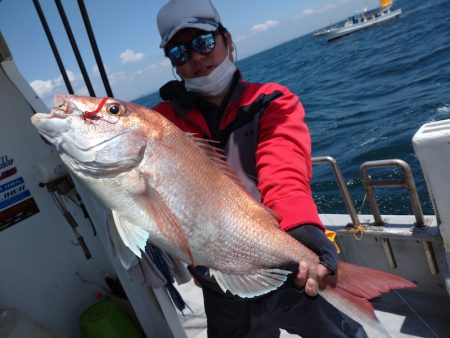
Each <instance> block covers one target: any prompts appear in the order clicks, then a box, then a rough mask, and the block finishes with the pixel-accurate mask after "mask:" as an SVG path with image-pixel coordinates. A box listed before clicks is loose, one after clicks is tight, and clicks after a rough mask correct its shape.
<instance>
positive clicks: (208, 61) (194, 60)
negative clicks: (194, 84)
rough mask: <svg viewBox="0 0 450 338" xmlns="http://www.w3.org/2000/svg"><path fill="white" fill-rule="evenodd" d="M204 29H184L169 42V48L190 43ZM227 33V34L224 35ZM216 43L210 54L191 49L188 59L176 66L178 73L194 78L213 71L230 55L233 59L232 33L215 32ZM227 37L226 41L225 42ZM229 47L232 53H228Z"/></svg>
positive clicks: (186, 77) (185, 77)
mask: <svg viewBox="0 0 450 338" xmlns="http://www.w3.org/2000/svg"><path fill="white" fill-rule="evenodd" d="M201 33H202V31H201V30H198V29H194V28H186V29H182V30H180V31H179V32H177V34H175V35H174V37H173V38H172V39H171V40H170V41H169V42H168V44H167V48H172V47H173V46H176V45H178V44H181V43H187V44H190V42H191V41H192V39H194V38H195V37H197V36H198V35H199V34H201ZM224 35H225V36H224ZM214 38H215V41H216V45H215V48H214V50H213V51H212V52H211V53H209V54H201V53H198V52H196V51H194V50H193V49H192V48H190V49H189V58H188V61H187V62H186V63H185V64H183V65H179V66H175V68H176V71H177V73H178V74H179V75H180V76H181V77H182V78H184V79H192V78H196V77H199V76H205V75H208V74H209V73H211V72H212V71H213V70H214V69H215V68H216V67H217V66H218V65H220V64H221V63H222V61H223V60H225V58H226V57H227V55H229V58H230V60H231V61H233V53H232V52H233V44H232V40H231V35H230V33H228V32H226V33H224V34H223V35H222V34H220V33H214ZM225 39H226V41H227V42H226V43H225ZM228 49H229V50H230V53H228Z"/></svg>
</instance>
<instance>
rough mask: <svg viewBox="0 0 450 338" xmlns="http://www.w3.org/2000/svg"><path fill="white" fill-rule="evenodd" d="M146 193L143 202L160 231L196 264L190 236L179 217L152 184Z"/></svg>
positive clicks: (142, 197) (142, 198)
mask: <svg viewBox="0 0 450 338" xmlns="http://www.w3.org/2000/svg"><path fill="white" fill-rule="evenodd" d="M146 188H147V189H146V194H145V195H143V196H141V202H142V203H143V204H144V206H145V208H146V210H147V211H148V212H149V214H150V215H151V217H152V219H153V220H154V221H155V223H156V226H157V227H158V229H159V231H161V233H162V234H163V235H164V237H166V238H167V239H168V240H170V241H171V242H172V243H174V244H175V245H177V246H178V247H179V248H181V249H182V250H183V251H184V252H185V254H186V255H187V256H188V257H189V260H190V261H191V264H192V265H195V262H194V257H193V256H192V251H191V247H190V245H189V241H188V237H187V235H186V233H185V232H184V230H183V227H182V226H181V223H180V221H179V219H178V218H177V217H176V216H175V215H174V213H173V212H172V211H171V210H170V209H169V208H168V206H167V205H166V202H165V201H164V200H163V198H162V197H161V195H160V194H159V193H158V192H157V191H156V190H155V189H154V188H153V187H151V186H150V185H147V186H146Z"/></svg>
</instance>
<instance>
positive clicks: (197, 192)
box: [32, 96, 415, 336]
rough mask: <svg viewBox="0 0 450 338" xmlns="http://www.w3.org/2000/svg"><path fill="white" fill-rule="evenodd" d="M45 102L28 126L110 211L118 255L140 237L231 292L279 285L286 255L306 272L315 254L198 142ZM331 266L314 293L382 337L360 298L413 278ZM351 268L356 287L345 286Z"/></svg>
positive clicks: (146, 123) (159, 127)
mask: <svg viewBox="0 0 450 338" xmlns="http://www.w3.org/2000/svg"><path fill="white" fill-rule="evenodd" d="M55 106H56V107H55V108H54V109H53V110H52V112H51V114H35V115H34V116H33V117H32V123H33V124H34V125H35V127H36V128H37V129H38V131H39V132H40V133H41V134H42V135H43V136H44V137H45V138H46V139H47V140H48V141H50V142H51V143H52V144H53V145H54V146H55V147H56V149H57V150H58V151H59V153H60V155H61V158H62V160H63V161H64V163H65V164H66V165H67V167H68V168H69V169H70V170H71V172H72V173H73V174H75V175H76V176H77V177H78V178H79V179H80V180H81V181H82V182H83V183H84V184H85V185H86V187H88V188H89V189H90V191H91V192H92V194H93V195H94V196H95V197H96V198H97V199H98V200H99V201H100V202H101V203H103V204H104V205H105V207H107V208H109V209H110V210H111V211H112V214H113V216H114V221H115V222H114V223H115V226H116V230H117V233H116V234H113V236H115V238H116V241H115V242H116V247H118V249H119V253H120V256H121V258H122V260H123V261H124V262H125V261H127V260H129V259H130V257H133V256H134V255H136V256H138V257H140V256H141V251H144V250H145V245H146V243H147V241H149V242H151V243H153V244H154V245H156V246H158V247H160V248H161V249H163V250H165V251H166V252H168V253H169V254H171V255H173V256H176V257H178V258H180V259H181V260H183V261H184V262H186V263H188V264H193V265H204V266H208V267H210V271H211V274H212V275H214V277H215V278H216V280H217V282H218V284H219V285H220V287H221V288H222V289H223V290H224V291H225V290H228V291H230V292H231V293H233V294H235V295H238V296H240V297H255V296H258V295H262V294H265V293H268V292H270V291H272V290H274V289H277V288H278V287H280V286H281V285H282V284H283V283H284V282H285V280H286V278H287V275H288V274H289V273H290V272H289V271H284V270H282V269H279V267H281V266H283V265H285V264H287V263H288V262H290V261H302V260H304V261H307V262H308V263H309V266H310V274H311V275H312V276H314V275H315V270H316V267H317V265H318V264H319V259H318V257H317V255H316V254H315V253H314V252H312V251H311V250H309V249H308V248H307V247H305V246H303V245H302V244H301V243H300V242H298V241H297V240H295V239H294V238H292V237H291V236H289V235H288V234H286V233H285V232H283V231H282V230H280V229H279V227H278V222H277V220H276V218H275V217H274V215H273V214H272V213H271V212H270V211H269V210H268V209H267V208H266V207H264V206H263V205H262V204H261V203H259V202H257V201H255V200H254V199H253V198H252V197H251V196H250V195H249V194H248V193H247V192H246V191H245V189H243V187H242V186H241V184H240V183H239V182H238V180H237V179H236V178H235V177H234V176H233V173H232V170H231V168H229V167H228V165H227V164H226V163H225V162H224V161H223V159H222V158H221V156H220V155H219V154H218V153H217V152H216V151H215V150H214V148H213V147H211V146H210V145H208V143H206V142H205V141H204V140H200V139H197V138H195V137H194V136H192V135H190V134H186V133H184V132H182V131H181V130H180V129H179V128H177V127H176V126H175V125H173V124H172V123H171V122H170V121H168V120H167V119H166V118H164V117H163V116H162V115H160V114H159V113H157V112H155V111H152V110H150V109H148V108H145V107H142V106H138V105H136V104H132V103H127V102H123V101H119V100H115V99H110V98H105V99H99V98H88V97H79V96H66V97H61V96H57V97H56V98H55ZM338 271H339V272H338V276H337V283H332V282H331V280H330V283H329V285H327V286H326V287H325V288H324V289H323V290H321V291H320V294H321V296H322V297H324V298H325V299H326V300H327V301H329V302H330V303H331V304H333V305H334V306H336V307H337V308H338V309H339V310H341V311H342V312H344V313H346V314H347V315H349V316H350V317H352V318H354V319H356V320H358V321H360V322H361V323H363V324H366V325H367V326H369V327H371V328H373V330H374V332H376V334H377V335H379V336H386V334H385V332H384V331H383V329H382V328H381V327H380V326H379V325H378V324H377V322H376V319H375V316H374V313H373V309H372V307H371V305H370V303H369V302H368V301H367V299H370V298H373V297H375V296H378V295H380V294H381V293H384V292H387V291H389V290H390V289H393V288H404V287H414V286H415V285H414V284H412V283H410V282H409V281H407V280H404V279H403V278H401V277H397V276H394V275H392V274H388V273H385V272H381V271H376V270H372V269H368V268H363V267H358V266H354V265H351V264H348V263H344V262H340V263H339V269H338ZM355 275H358V278H359V279H361V280H362V281H360V283H363V285H364V287H363V288H359V289H358V290H356V291H355V292H354V293H352V279H354V276H355ZM361 276H362V277H361ZM364 283H365V284H364ZM366 284H367V285H366ZM361 290H364V291H361Z"/></svg>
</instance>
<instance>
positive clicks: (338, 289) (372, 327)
mask: <svg viewBox="0 0 450 338" xmlns="http://www.w3.org/2000/svg"><path fill="white" fill-rule="evenodd" d="M413 287H416V284H414V283H412V282H410V281H408V280H406V279H404V278H402V277H399V276H396V275H393V274H391V273H388V272H384V271H380V270H375V269H371V268H366V267H362V266H357V265H353V264H350V263H346V262H342V261H340V262H339V265H338V273H337V281H336V285H335V286H334V287H328V288H326V289H324V290H321V291H320V295H321V296H322V297H323V298H324V299H325V300H326V301H328V302H329V303H330V304H332V305H333V306H335V307H336V308H337V309H339V310H340V311H341V312H343V313H345V314H346V315H347V316H349V317H350V318H352V319H354V320H356V321H358V322H359V323H360V324H362V325H363V326H364V328H365V329H366V331H368V332H367V333H368V334H369V331H370V332H372V333H373V336H374V337H389V334H388V333H387V332H386V330H385V329H384V328H383V326H382V325H381V324H380V322H379V321H378V319H377V318H376V316H375V312H374V310H373V306H372V304H371V303H370V302H369V299H372V298H374V297H378V296H380V295H382V294H384V293H387V292H389V291H391V290H393V289H403V288H413ZM369 336H371V337H372V335H370V334H369Z"/></svg>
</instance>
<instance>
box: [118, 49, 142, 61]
mask: <svg viewBox="0 0 450 338" xmlns="http://www.w3.org/2000/svg"><path fill="white" fill-rule="evenodd" d="M144 57H145V54H144V53H137V52H135V51H133V50H131V49H127V50H125V51H124V52H122V53H120V59H121V60H122V63H129V62H137V61H140V60H142V59H143V58H144Z"/></svg>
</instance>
